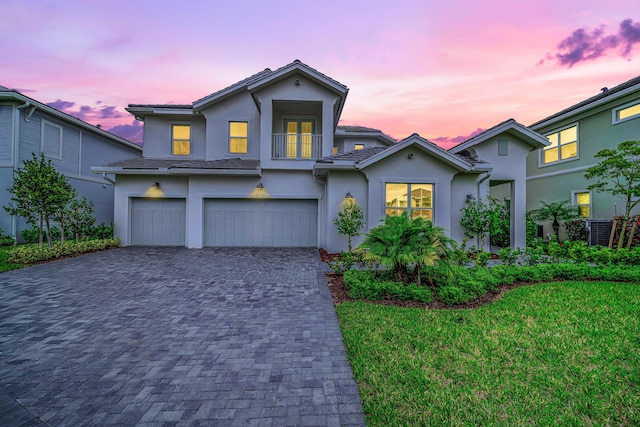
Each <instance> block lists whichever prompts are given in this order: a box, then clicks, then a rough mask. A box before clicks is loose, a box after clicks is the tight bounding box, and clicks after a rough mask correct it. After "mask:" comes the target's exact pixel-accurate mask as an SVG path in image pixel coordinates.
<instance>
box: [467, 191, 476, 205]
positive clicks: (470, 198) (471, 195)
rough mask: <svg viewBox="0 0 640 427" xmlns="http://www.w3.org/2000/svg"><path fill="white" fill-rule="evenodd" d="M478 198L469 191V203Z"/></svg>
mask: <svg viewBox="0 0 640 427" xmlns="http://www.w3.org/2000/svg"><path fill="white" fill-rule="evenodd" d="M475 199H476V198H475V197H473V194H471V193H469V194H467V203H469V202H473V201H474V200H475Z"/></svg>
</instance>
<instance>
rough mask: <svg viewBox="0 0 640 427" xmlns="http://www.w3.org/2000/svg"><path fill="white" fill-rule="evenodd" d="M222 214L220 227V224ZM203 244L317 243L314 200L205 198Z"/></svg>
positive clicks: (270, 244) (316, 215)
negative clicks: (223, 221)
mask: <svg viewBox="0 0 640 427" xmlns="http://www.w3.org/2000/svg"><path fill="white" fill-rule="evenodd" d="M221 217H224V218H225V226H224V229H221V228H220V222H221ZM204 222H205V225H204V245H205V246H273V247H277V246H306V247H309V246H311V247H315V246H317V240H318V239H317V234H318V231H317V228H318V202H317V200H254V199H250V200H248V199H208V200H205V203H204Z"/></svg>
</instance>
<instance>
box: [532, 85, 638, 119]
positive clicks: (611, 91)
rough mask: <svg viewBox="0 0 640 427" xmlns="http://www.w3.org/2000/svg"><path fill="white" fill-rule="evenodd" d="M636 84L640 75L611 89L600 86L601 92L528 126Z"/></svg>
mask: <svg viewBox="0 0 640 427" xmlns="http://www.w3.org/2000/svg"><path fill="white" fill-rule="evenodd" d="M636 85H640V76H638V77H634V78H632V79H631V80H628V81H626V82H624V83H621V84H619V85H617V86H615V87H613V88H611V89H607V88H602V92H601V93H599V94H597V95H596V96H592V97H591V98H588V99H585V100H584V101H582V102H579V103H577V104H575V105H572V106H571V107H569V108H565V109H564V110H562V111H559V112H557V113H555V114H552V115H550V116H549V117H545V118H544V119H542V120H538V121H537V122H535V123H533V124H531V125H529V127H533V126H537V125H539V124H541V123H544V122H546V121H549V120H551V119H554V118H556V117H559V116H562V115H563V114H566V113H569V112H571V111H573V110H577V109H578V108H581V107H584V106H587V105H589V104H591V103H592V102H596V101H599V100H601V99H604V98H607V97H609V96H612V95H615V94H616V93H619V92H621V91H623V90H625V89H628V88H631V87H633V86H636ZM605 89H606V90H605ZM638 89H640V86H638Z"/></svg>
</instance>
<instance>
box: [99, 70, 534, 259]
mask: <svg viewBox="0 0 640 427" xmlns="http://www.w3.org/2000/svg"><path fill="white" fill-rule="evenodd" d="M347 92H348V89H347V87H346V86H344V85H342V84H341V83H339V82H337V81H335V80H333V79H332V78H330V77H328V76H326V75H324V74H322V73H320V72H318V71H317V70H315V69H313V68H311V67H309V66H308V65H305V64H303V63H302V62H300V61H297V60H296V61H294V62H292V63H290V64H288V65H286V66H284V67H282V68H279V69H277V70H275V71H271V70H269V69H266V70H264V71H262V72H260V73H258V74H255V75H253V76H251V77H249V78H247V79H245V80H242V81H240V82H238V83H236V84H234V85H232V86H229V87H228V88H226V89H223V90H221V91H218V92H215V93H213V94H211V95H209V96H206V97H204V98H202V99H199V100H197V101H195V102H193V103H192V104H186V105H162V104H161V105H130V106H129V108H127V110H128V111H129V112H131V113H132V114H133V115H134V116H135V117H136V118H137V119H139V120H143V121H144V123H145V126H144V151H143V158H142V159H138V158H136V159H131V160H125V161H120V162H115V163H111V164H108V165H106V166H101V167H95V168H93V170H94V172H96V173H108V174H114V175H115V176H116V188H115V212H116V217H115V227H116V235H117V236H118V237H119V238H120V239H121V242H122V244H123V245H177V246H187V247H189V248H201V247H206V246H307V247H324V248H326V249H327V250H329V251H338V250H341V249H345V248H346V245H347V239H346V237H345V236H341V235H340V234H338V232H337V230H336V227H335V225H334V224H333V220H334V218H336V217H337V215H338V211H339V206H340V203H341V201H342V200H343V199H344V198H345V197H346V196H347V195H351V196H353V197H355V198H356V199H357V200H358V201H359V203H360V204H361V205H362V207H363V210H364V213H365V221H366V223H367V229H371V228H373V227H375V226H377V225H378V224H379V223H380V221H381V220H382V219H383V218H384V216H385V214H398V213H401V212H408V213H409V214H410V215H412V216H414V217H415V216H422V217H425V218H429V219H432V220H433V222H434V223H435V224H436V225H439V226H442V227H444V228H445V229H446V230H447V232H448V233H450V235H451V236H452V237H453V238H455V239H457V240H462V238H463V232H462V230H461V228H460V225H459V219H460V209H461V208H462V207H463V206H464V205H465V202H466V201H467V200H468V199H469V198H471V197H475V198H478V197H485V196H486V194H487V193H488V192H489V189H490V186H491V185H494V184H501V185H502V186H504V185H509V188H510V194H511V196H512V206H513V209H512V225H513V227H512V230H513V233H512V243H513V245H514V246H524V245H525V221H524V212H525V191H526V177H525V167H524V166H525V159H526V156H527V154H528V153H529V151H531V150H534V149H538V148H540V147H543V146H545V144H547V141H546V139H545V138H543V137H542V136H540V135H539V134H537V133H535V132H533V131H531V130H529V129H527V128H526V127H524V126H522V125H520V124H518V123H516V122H515V121H514V120H508V121H506V122H504V123H501V124H499V125H497V126H495V127H493V128H491V129H489V130H487V131H485V132H483V133H482V134H480V135H477V136H476V137H474V138H472V139H471V140H469V141H467V142H465V143H463V144H460V145H458V146H456V147H454V148H453V149H451V150H449V151H446V150H444V149H442V148H440V147H438V146H436V145H435V144H433V143H431V142H429V141H427V140H425V139H423V138H421V137H420V136H419V135H416V134H414V135H411V136H410V137H408V138H406V139H404V140H403V141H401V142H399V143H395V141H394V140H393V139H392V138H389V137H388V136H386V135H384V134H383V133H382V132H380V131H377V130H375V129H370V128H364V127H357V126H337V124H338V121H339V119H340V114H341V112H342V109H343V107H344V103H345V99H346V96H347ZM356 144H359V145H356ZM334 147H335V151H334ZM334 153H336V154H334ZM363 232H366V230H363Z"/></svg>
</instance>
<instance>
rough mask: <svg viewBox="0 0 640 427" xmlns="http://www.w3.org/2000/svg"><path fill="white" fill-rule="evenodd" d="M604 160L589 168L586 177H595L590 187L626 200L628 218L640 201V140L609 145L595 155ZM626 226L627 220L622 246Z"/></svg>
mask: <svg viewBox="0 0 640 427" xmlns="http://www.w3.org/2000/svg"><path fill="white" fill-rule="evenodd" d="M594 157H595V158H596V159H600V162H599V163H598V164H597V165H595V166H592V167H590V168H589V169H587V171H586V172H585V175H584V176H585V178H587V179H595V180H596V182H595V183H594V184H591V185H589V186H588V187H587V188H588V189H589V190H595V191H597V192H599V193H609V194H611V195H613V196H618V197H621V198H622V199H623V200H624V201H625V207H624V219H625V220H628V219H629V217H630V215H631V210H632V209H633V208H634V207H635V206H636V205H637V204H638V203H640V141H624V142H621V143H620V144H618V147H617V148H616V149H615V150H612V149H610V148H605V149H604V150H600V151H598V153H597V154H596V155H595V156H594ZM625 229H626V221H625V222H624V223H623V228H622V232H621V233H620V240H619V241H618V247H621V246H622V241H623V240H624V236H625Z"/></svg>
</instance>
